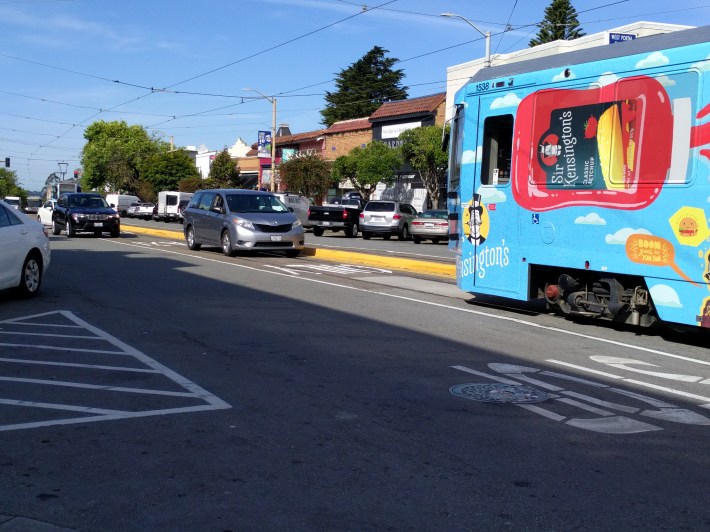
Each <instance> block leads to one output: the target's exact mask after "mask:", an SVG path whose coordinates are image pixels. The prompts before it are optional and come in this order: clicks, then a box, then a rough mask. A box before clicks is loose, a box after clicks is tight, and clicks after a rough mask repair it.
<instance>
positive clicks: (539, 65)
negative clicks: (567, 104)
mask: <svg viewBox="0 0 710 532" xmlns="http://www.w3.org/2000/svg"><path fill="white" fill-rule="evenodd" d="M707 42H710V26H702V27H700V28H692V29H688V30H679V31H673V32H670V33H662V34H658V35H649V36H646V37H639V38H637V39H634V40H631V41H625V42H619V43H615V44H613V45H604V46H594V47H592V48H584V49H582V50H574V51H571V52H564V53H559V54H554V55H547V56H544V57H536V58H534V59H528V60H523V61H516V62H512V63H506V64H502V65H497V66H492V67H490V68H481V69H480V70H479V71H478V72H476V73H475V74H474V75H473V76H472V77H471V79H470V80H469V81H470V82H480V81H485V80H489V79H494V78H506V77H511V76H514V75H518V74H524V73H527V72H536V71H540V70H547V69H550V68H559V67H567V66H572V65H578V64H582V63H590V62H594V61H600V60H602V59H612V58H615V57H625V56H629V55H636V54H644V53H649V52H655V51H657V50H667V49H669V48H678V47H681V46H687V45H691V44H699V43H707Z"/></svg>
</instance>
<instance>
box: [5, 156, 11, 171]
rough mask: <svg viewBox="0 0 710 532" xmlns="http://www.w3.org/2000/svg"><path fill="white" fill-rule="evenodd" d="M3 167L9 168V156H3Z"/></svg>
mask: <svg viewBox="0 0 710 532" xmlns="http://www.w3.org/2000/svg"><path fill="white" fill-rule="evenodd" d="M5 168H10V158H9V157H5Z"/></svg>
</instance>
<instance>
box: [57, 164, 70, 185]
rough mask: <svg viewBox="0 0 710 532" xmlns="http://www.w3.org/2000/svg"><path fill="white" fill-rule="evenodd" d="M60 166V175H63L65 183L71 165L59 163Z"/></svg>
mask: <svg viewBox="0 0 710 532" xmlns="http://www.w3.org/2000/svg"><path fill="white" fill-rule="evenodd" d="M57 164H58V165H59V173H60V174H62V181H64V176H65V175H66V173H67V167H68V166H69V163H57Z"/></svg>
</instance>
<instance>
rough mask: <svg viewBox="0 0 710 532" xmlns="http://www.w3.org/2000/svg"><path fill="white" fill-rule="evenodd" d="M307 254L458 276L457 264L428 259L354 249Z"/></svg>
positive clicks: (406, 270)
mask: <svg viewBox="0 0 710 532" xmlns="http://www.w3.org/2000/svg"><path fill="white" fill-rule="evenodd" d="M304 253H305V254H307V255H313V256H315V257H317V258H319V259H321V260H327V261H335V262H347V263H348V264H362V265H364V266H373V267H376V268H386V269H392V270H399V271H405V272H412V273H419V274H423V275H435V276H437V277H446V278H447V279H455V278H456V266H455V265H454V264H443V263H440V262H429V261H426V260H414V259H401V258H399V257H383V256H381V255H370V254H368V253H358V252H353V251H332V250H330V249H320V248H307V249H305V250H304Z"/></svg>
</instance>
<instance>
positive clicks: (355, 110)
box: [321, 46, 407, 126]
mask: <svg viewBox="0 0 710 532" xmlns="http://www.w3.org/2000/svg"><path fill="white" fill-rule="evenodd" d="M388 52H389V50H384V49H382V48H380V47H379V46H375V47H374V48H372V50H370V51H369V52H367V53H366V54H365V55H364V56H363V57H362V58H360V59H359V60H357V61H356V62H355V63H353V64H352V65H350V66H349V67H348V68H346V69H344V70H341V71H340V74H338V76H337V78H336V80H335V86H336V87H337V89H338V90H337V91H336V92H328V91H326V93H325V101H326V107H325V109H323V110H322V111H321V115H323V120H322V122H323V124H325V125H326V126H331V125H333V123H335V122H338V121H340V120H349V119H351V118H362V117H365V116H370V115H371V114H372V113H373V112H374V111H375V110H376V109H377V108H378V107H379V106H380V105H382V103H383V102H385V101H388V100H405V99H406V98H407V87H402V86H401V85H400V82H401V81H402V78H403V77H404V72H403V71H402V70H393V69H392V66H393V65H394V64H395V63H397V62H398V61H399V60H398V59H394V58H387V57H385V54H386V53H388Z"/></svg>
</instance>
